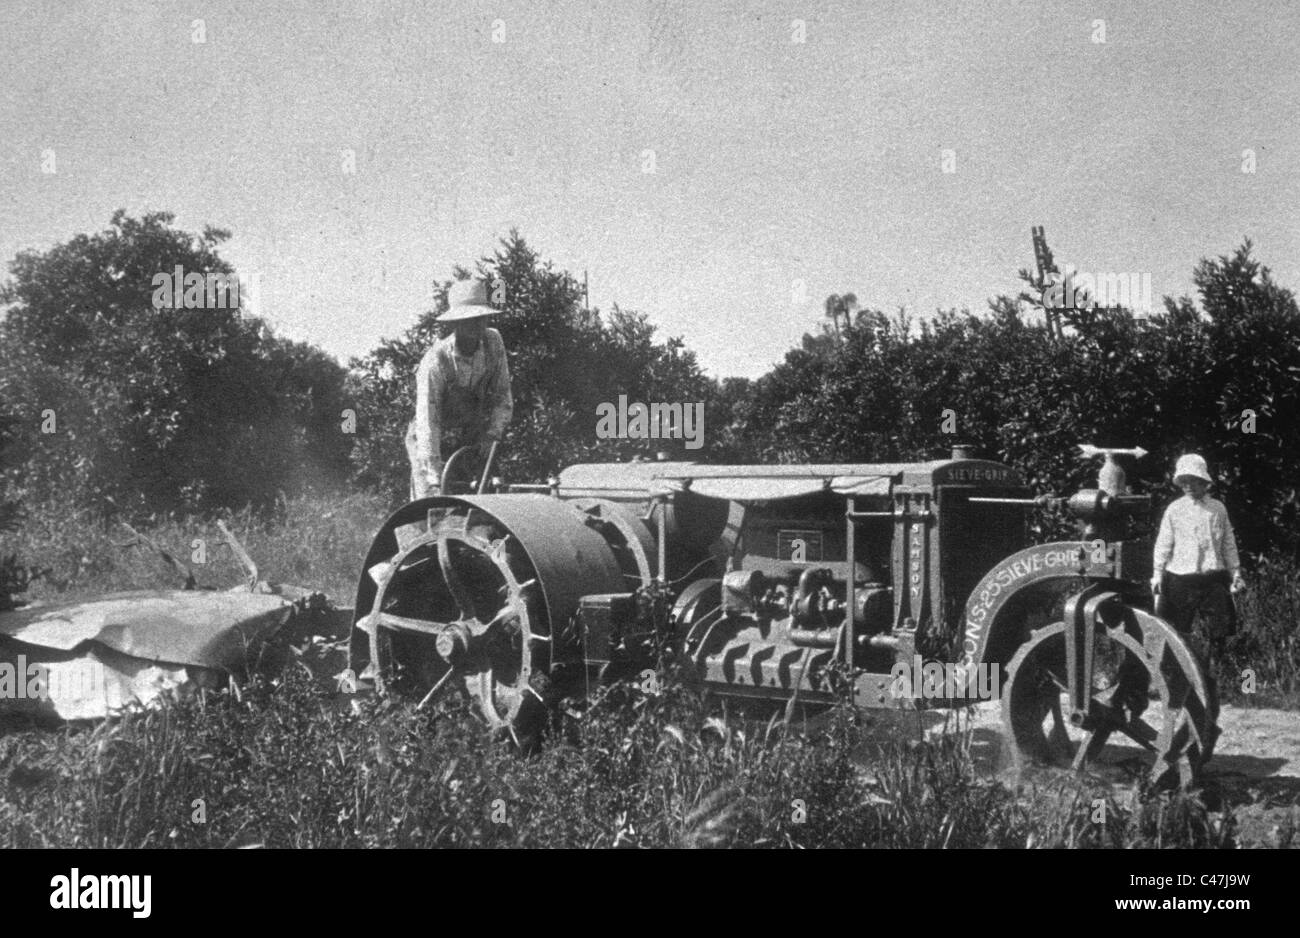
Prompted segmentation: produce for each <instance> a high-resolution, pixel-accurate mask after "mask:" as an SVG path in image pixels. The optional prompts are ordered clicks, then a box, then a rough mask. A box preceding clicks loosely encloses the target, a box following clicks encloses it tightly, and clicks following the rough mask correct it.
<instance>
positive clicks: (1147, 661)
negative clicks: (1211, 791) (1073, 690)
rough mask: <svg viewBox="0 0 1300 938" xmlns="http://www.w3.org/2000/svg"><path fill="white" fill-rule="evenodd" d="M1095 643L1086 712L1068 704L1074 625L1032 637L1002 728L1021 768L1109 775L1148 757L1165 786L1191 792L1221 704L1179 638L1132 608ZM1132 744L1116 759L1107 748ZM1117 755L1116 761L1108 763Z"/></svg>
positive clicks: (1018, 663) (1153, 777)
mask: <svg viewBox="0 0 1300 938" xmlns="http://www.w3.org/2000/svg"><path fill="white" fill-rule="evenodd" d="M1126 613H1127V614H1126V615H1125V616H1124V618H1123V620H1122V621H1119V622H1117V623H1115V624H1113V625H1107V624H1105V623H1103V622H1101V621H1100V620H1099V621H1098V622H1097V623H1096V625H1095V626H1093V628H1094V633H1093V636H1092V668H1091V686H1090V687H1088V688H1087V690H1086V705H1085V706H1083V707H1074V708H1072V707H1071V705H1070V700H1071V697H1070V694H1069V673H1070V672H1069V664H1068V662H1067V657H1068V656H1067V649H1066V623H1064V622H1057V623H1055V624H1053V625H1049V626H1046V627H1044V628H1042V629H1039V630H1038V631H1036V632H1034V633H1033V634H1032V636H1031V637H1030V639H1029V641H1027V642H1026V643H1025V644H1024V645H1022V646H1021V647H1020V649H1019V650H1018V651H1017V652H1016V654H1015V656H1014V657H1013V658H1012V660H1011V662H1010V664H1009V665H1008V666H1007V671H1008V679H1007V683H1006V685H1005V686H1004V688H1003V693H1002V719H1003V727H1004V730H1005V732H1006V734H1007V736H1008V738H1009V739H1010V740H1011V743H1012V746H1013V749H1014V753H1015V756H1016V760H1017V762H1018V764H1019V765H1020V767H1021V768H1025V767H1028V766H1030V765H1040V766H1043V765H1045V766H1055V767H1060V768H1066V767H1068V768H1072V769H1075V770H1082V769H1085V768H1088V769H1093V770H1098V771H1102V770H1104V769H1106V768H1107V767H1108V765H1109V766H1116V765H1119V764H1122V763H1125V762H1128V761H1129V760H1130V759H1133V758H1134V757H1136V756H1138V755H1140V753H1135V752H1134V751H1133V749H1132V746H1133V744H1135V745H1136V746H1137V747H1140V750H1141V752H1143V753H1145V761H1146V762H1147V763H1148V764H1147V765H1146V766H1145V775H1146V776H1147V778H1148V779H1149V780H1150V781H1151V782H1152V783H1154V784H1157V785H1160V786H1165V787H1168V786H1171V785H1182V786H1186V785H1190V784H1192V783H1193V781H1194V780H1195V778H1196V775H1197V772H1198V771H1199V769H1200V767H1201V766H1202V765H1203V764H1204V762H1205V761H1206V760H1207V759H1208V758H1209V755H1210V753H1211V752H1212V751H1213V745H1214V740H1215V739H1216V738H1217V736H1218V732H1219V730H1218V726H1217V724H1216V720H1217V717H1218V704H1217V701H1216V700H1215V699H1214V698H1213V696H1212V695H1211V694H1210V693H1209V691H1208V690H1207V686H1206V681H1205V678H1204V675H1202V673H1201V671H1200V669H1199V668H1198V666H1197V664H1196V661H1195V659H1194V657H1193V656H1192V653H1191V651H1190V650H1189V649H1188V647H1187V645H1186V643H1185V642H1184V641H1183V640H1182V638H1181V636H1179V634H1178V633H1177V632H1176V631H1175V630H1174V629H1173V628H1172V627H1171V626H1169V624H1168V623H1166V622H1164V621H1163V620H1161V619H1159V618H1157V617H1155V616H1153V615H1151V614H1149V613H1146V612H1144V611H1143V610H1140V609H1127V610H1126ZM1111 740H1114V741H1115V742H1119V743H1127V744H1129V745H1127V746H1125V747H1124V748H1123V749H1121V750H1120V751H1119V754H1118V756H1116V754H1115V753H1114V752H1113V751H1112V752H1108V751H1107V743H1108V741H1111ZM1108 756H1109V758H1108Z"/></svg>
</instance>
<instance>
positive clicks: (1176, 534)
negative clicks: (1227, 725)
mask: <svg viewBox="0 0 1300 938" xmlns="http://www.w3.org/2000/svg"><path fill="white" fill-rule="evenodd" d="M1212 481H1213V480H1212V479H1211V478H1210V471H1209V469H1208V467H1207V466H1206V465H1205V460H1204V459H1203V458H1202V457H1200V456H1198V455H1197V454H1195V453H1188V454H1187V455H1184V456H1181V457H1179V459H1178V465H1177V467H1176V468H1175V469H1174V483H1175V484H1176V485H1177V486H1178V487H1179V488H1181V489H1182V490H1183V497H1182V498H1179V499H1177V500H1175V501H1174V502H1173V503H1172V504H1171V505H1170V506H1169V507H1168V508H1167V509H1165V515H1164V518H1163V519H1162V520H1161V522H1160V534H1159V536H1157V538H1156V547H1155V565H1154V571H1153V573H1152V577H1151V592H1153V593H1155V594H1156V596H1157V601H1158V602H1159V603H1160V605H1161V614H1162V615H1163V617H1164V618H1165V619H1167V620H1168V621H1169V623H1170V624H1171V625H1173V627H1174V628H1176V629H1177V630H1178V631H1179V632H1182V633H1184V634H1188V633H1190V631H1191V628H1192V621H1193V620H1194V619H1195V618H1196V613H1197V612H1198V611H1199V612H1200V613H1201V615H1202V616H1203V617H1204V618H1205V620H1206V625H1207V629H1208V632H1209V635H1208V638H1209V639H1210V642H1209V644H1210V645H1211V646H1215V645H1218V644H1219V643H1220V642H1221V641H1222V640H1223V638H1224V637H1226V636H1227V635H1230V634H1232V632H1233V631H1234V630H1235V628H1236V615H1235V612H1234V610H1233V605H1232V596H1231V594H1230V591H1231V593H1236V592H1239V591H1241V590H1243V589H1245V588H1246V581H1245V580H1244V579H1243V578H1242V576H1241V561H1240V559H1239V558H1238V556H1237V539H1236V538H1235V537H1234V536H1233V533H1232V523H1231V522H1230V521H1229V520H1228V510H1227V509H1226V508H1224V507H1223V502H1221V501H1219V500H1218V499H1216V498H1211V497H1210V496H1209V494H1208V492H1209V488H1210V484H1211V482H1212Z"/></svg>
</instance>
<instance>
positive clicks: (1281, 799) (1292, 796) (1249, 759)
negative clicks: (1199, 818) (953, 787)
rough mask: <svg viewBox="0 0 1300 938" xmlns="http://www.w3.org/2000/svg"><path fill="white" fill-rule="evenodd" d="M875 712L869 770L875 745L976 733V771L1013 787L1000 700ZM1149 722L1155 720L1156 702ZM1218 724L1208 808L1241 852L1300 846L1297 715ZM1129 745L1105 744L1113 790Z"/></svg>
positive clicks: (1127, 773) (1223, 719)
mask: <svg viewBox="0 0 1300 938" xmlns="http://www.w3.org/2000/svg"><path fill="white" fill-rule="evenodd" d="M877 713H878V712H876V713H873V715H872V716H873V719H872V721H871V723H872V726H873V729H872V731H871V732H870V733H869V736H868V742H867V743H866V744H865V745H864V749H863V753H862V761H863V765H864V768H867V770H868V771H869V768H868V766H869V764H870V760H871V755H870V748H871V745H872V743H878V742H881V741H884V740H886V739H893V740H898V739H920V738H921V737H922V735H924V736H925V737H927V738H930V739H933V738H936V737H938V736H940V735H942V734H943V733H945V732H950V733H951V732H959V731H965V730H967V729H971V730H973V732H972V736H971V753H972V755H973V756H974V759H975V764H976V766H977V768H978V769H979V770H980V771H981V772H984V773H987V774H988V775H989V776H997V777H999V778H1002V779H1003V780H1004V781H1007V782H1009V783H1014V781H1015V780H1016V776H1015V769H1014V765H1013V763H1012V760H1011V757H1010V751H1009V749H1008V747H1007V746H1006V745H1005V744H1004V737H1003V732H1002V719H1001V707H1000V705H999V704H998V703H996V702H994V703H984V704H980V705H978V706H976V707H973V708H971V709H970V710H969V711H967V713H966V714H963V715H960V716H959V715H956V714H951V713H949V712H948V711H942V710H939V711H925V712H920V713H907V714H897V715H888V716H878V715H877ZM1148 716H1149V717H1150V718H1152V719H1158V704H1155V705H1153V708H1152V710H1151V711H1148ZM1153 725H1158V724H1153ZM1219 725H1220V727H1221V729H1222V730H1223V735H1222V736H1221V737H1220V738H1219V741H1218V744H1217V747H1216V749H1215V753H1214V758H1212V759H1211V760H1210V762H1209V764H1208V765H1207V766H1206V768H1205V774H1204V778H1203V784H1204V790H1205V792H1206V802H1207V804H1210V805H1212V806H1213V807H1218V806H1219V805H1222V806H1224V807H1231V808H1233V809H1234V810H1235V813H1236V818H1237V821H1238V829H1237V838H1238V842H1239V843H1241V844H1242V845H1244V846H1260V847H1280V846H1290V847H1295V848H1300V830H1297V829H1298V828H1300V711H1295V710H1273V709H1268V708H1263V707H1234V706H1224V707H1223V709H1222V711H1221V713H1220V715H1219ZM1121 739H1122V738H1121ZM1127 742H1128V741H1127V740H1126V739H1125V740H1123V741H1122V742H1121V743H1119V744H1114V745H1107V746H1106V748H1105V750H1104V751H1103V753H1102V762H1103V763H1104V766H1103V768H1102V769H1101V770H1100V771H1099V772H1098V773H1097V774H1098V775H1100V776H1101V777H1102V778H1105V779H1106V780H1107V781H1111V782H1112V783H1113V784H1115V785H1122V784H1127V783H1129V782H1130V781H1131V779H1132V777H1133V771H1132V769H1133V767H1135V766H1136V765H1138V764H1139V761H1140V760H1142V759H1143V756H1144V752H1143V750H1142V749H1141V748H1139V747H1138V746H1137V745H1136V744H1127Z"/></svg>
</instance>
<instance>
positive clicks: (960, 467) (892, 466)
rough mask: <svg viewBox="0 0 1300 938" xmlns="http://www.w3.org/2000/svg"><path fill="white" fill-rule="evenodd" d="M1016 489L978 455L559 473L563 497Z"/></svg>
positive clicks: (623, 466) (1015, 479)
mask: <svg viewBox="0 0 1300 938" xmlns="http://www.w3.org/2000/svg"><path fill="white" fill-rule="evenodd" d="M900 483H901V484H905V485H908V486H914V487H937V486H941V485H971V486H980V487H984V486H992V487H999V488H1002V487H1010V488H1021V487H1023V486H1024V484H1025V483H1024V479H1023V477H1022V476H1021V475H1020V473H1019V472H1017V471H1016V470H1015V469H1012V468H1011V467H1009V466H1005V465H1002V464H1001V463H996V462H989V461H987V460H983V459H944V460H936V461H932V462H897V463H831V464H822V465H817V464H806V465H785V466H781V465H773V466H710V465H705V464H703V463H693V462H632V463H582V464H579V465H576V466H570V467H569V468H567V469H565V470H564V471H563V472H561V473H560V486H559V494H560V495H561V496H562V497H564V498H581V497H595V498H615V499H619V498H623V499H626V498H652V497H655V496H658V495H667V494H671V493H674V492H691V493H692V494H694V495H700V496H704V497H706V498H721V499H726V500H728V501H734V502H759V501H772V500H776V499H783V498H797V497H799V496H801V495H812V494H815V493H817V492H824V491H831V492H835V493H837V494H840V495H853V496H869V495H877V496H887V495H889V494H890V492H891V491H892V490H893V487H894V486H895V485H898V484H900Z"/></svg>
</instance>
